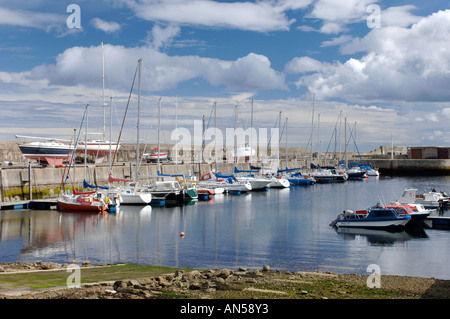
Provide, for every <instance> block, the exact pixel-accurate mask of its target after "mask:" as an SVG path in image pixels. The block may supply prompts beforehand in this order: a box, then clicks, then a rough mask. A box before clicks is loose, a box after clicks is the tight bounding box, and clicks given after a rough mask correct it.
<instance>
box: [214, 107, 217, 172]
mask: <svg viewBox="0 0 450 319" xmlns="http://www.w3.org/2000/svg"><path fill="white" fill-rule="evenodd" d="M214 166H215V172H217V104H216V101H214Z"/></svg>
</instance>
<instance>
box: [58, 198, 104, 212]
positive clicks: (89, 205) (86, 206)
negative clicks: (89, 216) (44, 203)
mask: <svg viewBox="0 0 450 319" xmlns="http://www.w3.org/2000/svg"><path fill="white" fill-rule="evenodd" d="M56 203H57V205H58V210H60V211H72V212H73V211H75V212H88V213H89V212H90V213H92V212H97V213H98V212H101V211H106V210H107V209H108V207H107V206H106V205H104V204H103V203H101V202H98V203H97V202H94V203H93V202H91V201H86V202H74V201H72V200H67V199H58V200H57V201H56Z"/></svg>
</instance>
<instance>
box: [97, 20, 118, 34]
mask: <svg viewBox="0 0 450 319" xmlns="http://www.w3.org/2000/svg"><path fill="white" fill-rule="evenodd" d="M91 23H92V25H93V26H94V27H95V28H97V29H99V30H102V31H104V32H106V33H112V32H116V31H119V30H120V24H118V23H117V22H114V21H112V22H108V21H104V20H102V19H100V18H94V19H92V20H91Z"/></svg>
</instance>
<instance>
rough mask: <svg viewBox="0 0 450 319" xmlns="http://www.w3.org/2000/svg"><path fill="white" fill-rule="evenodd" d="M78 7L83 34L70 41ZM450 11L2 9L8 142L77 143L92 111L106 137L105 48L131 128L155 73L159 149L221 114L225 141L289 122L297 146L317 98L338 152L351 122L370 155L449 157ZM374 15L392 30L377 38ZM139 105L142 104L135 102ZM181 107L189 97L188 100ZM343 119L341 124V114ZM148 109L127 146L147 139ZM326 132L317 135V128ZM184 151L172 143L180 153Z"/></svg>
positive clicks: (2, 102) (0, 60)
mask: <svg viewBox="0 0 450 319" xmlns="http://www.w3.org/2000/svg"><path fill="white" fill-rule="evenodd" d="M70 4H76V5H78V6H79V8H80V18H81V20H80V22H81V23H80V24H81V28H69V26H68V24H67V21H66V20H67V18H68V17H69V16H70V15H71V14H72V12H67V7H68V6H69V5H70ZM449 4H450V2H449V1H435V0H433V1H392V0H390V1H382V0H378V1H377V0H259V1H212V0H139V1H137V0H104V1H85V0H80V1H73V0H70V1H48V0H34V1H25V0H17V1H4V0H0V26H1V28H0V39H1V46H0V107H1V108H2V110H3V116H2V120H1V121H2V125H1V128H0V138H1V139H2V140H14V139H15V138H14V134H19V135H33V136H51V137H62V138H67V137H70V136H71V135H72V134H73V129H74V128H78V127H79V125H80V121H81V117H82V114H83V111H84V105H85V104H90V105H92V107H91V108H90V116H89V119H90V120H89V123H90V124H89V125H90V127H96V126H98V127H100V126H101V125H100V124H99V123H100V122H102V119H101V115H100V114H101V107H100V106H101V86H102V85H101V83H102V82H101V74H102V70H101V46H100V44H101V42H103V43H104V57H105V86H106V92H105V95H106V99H107V100H108V101H109V97H110V96H114V103H113V106H114V108H113V113H114V116H113V117H114V124H113V125H114V127H115V130H114V132H115V133H114V134H115V135H116V136H117V134H118V132H117V127H118V126H120V123H121V121H122V116H123V113H124V110H125V106H126V103H127V98H128V94H129V91H130V88H131V83H132V79H133V75H134V72H135V69H136V66H137V60H138V59H139V58H142V59H143V70H142V74H143V76H142V102H143V103H142V105H143V106H142V111H141V114H142V121H141V126H142V127H143V130H144V133H143V134H141V137H142V136H143V137H142V138H143V139H144V141H146V142H155V135H156V133H155V128H156V118H155V114H156V112H157V103H158V99H159V98H160V97H162V107H163V118H162V126H163V136H164V141H165V142H171V141H170V134H171V131H172V130H173V129H174V127H175V124H174V120H175V108H177V114H178V115H177V117H178V122H177V126H178V127H183V126H184V127H186V128H188V129H191V128H192V125H193V121H194V120H201V117H202V115H205V116H209V114H210V112H211V107H212V104H213V102H214V101H216V102H217V105H218V117H219V120H218V123H219V125H218V126H219V127H221V128H223V129H224V128H225V127H227V126H229V125H230V122H231V120H232V118H233V116H234V115H233V114H234V113H233V112H234V105H235V104H236V103H237V104H238V105H239V117H240V119H241V120H240V124H241V125H243V126H249V119H250V105H251V100H254V106H255V108H254V118H255V122H254V126H255V127H266V128H271V127H273V125H274V123H275V120H276V118H277V116H278V113H279V112H280V111H282V118H283V121H284V120H285V118H288V119H289V132H290V134H289V141H290V144H291V145H292V146H306V144H307V142H308V138H309V136H310V134H311V130H310V129H311V124H310V123H311V111H312V97H313V95H315V114H316V116H317V114H320V115H321V116H320V133H319V132H315V133H314V136H315V138H316V137H317V140H316V141H315V143H318V140H319V138H320V139H321V143H322V145H327V144H328V143H329V140H330V138H331V136H332V133H333V130H334V127H335V126H336V121H337V119H338V116H339V114H343V116H345V117H347V120H348V121H349V123H352V124H354V123H355V122H356V123H357V142H358V146H359V148H360V149H361V150H362V151H369V150H372V149H375V148H377V147H378V146H380V145H389V144H390V142H391V136H392V137H393V139H394V143H395V144H397V145H449V144H450V137H449V136H450V135H449V129H448V124H447V123H448V121H449V119H450V102H449V101H450V54H449V53H450V52H449V51H450V41H449V40H450V36H449V34H450V10H447V8H449ZM369 8H375V9H376V8H379V9H380V11H379V12H380V14H379V15H376V17H379V20H370V21H375V22H376V21H379V22H380V24H379V25H377V26H376V27H369V24H368V19H371V17H374V16H373V15H372V16H371V14H372V13H373V12H375V13H376V11H371V10H368V9H369ZM134 92H137V91H136V90H135V91H134ZM177 96H178V97H177ZM341 112H342V113H341ZM135 114H136V95H135V94H134V95H133V99H132V103H131V109H130V113H129V115H128V117H127V121H126V129H125V131H124V141H132V140H133V138H134V136H135ZM316 124H319V123H316ZM172 142H173V141H172Z"/></svg>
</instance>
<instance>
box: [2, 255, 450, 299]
mask: <svg viewBox="0 0 450 319" xmlns="http://www.w3.org/2000/svg"><path fill="white" fill-rule="evenodd" d="M90 266H92V265H91V264H90V262H88V261H85V262H83V263H82V265H81V267H90ZM1 267H2V268H1V269H2V270H3V271H4V272H17V271H23V270H45V269H47V270H46V271H51V269H53V270H56V269H58V268H59V269H64V267H67V264H65V265H60V264H57V263H43V262H36V263H30V264H26V263H25V264H21V263H12V264H1ZM103 267H105V268H104V270H105V271H107V268H108V267H107V266H100V267H98V268H100V269H102V268H103ZM139 275H140V276H134V277H133V278H131V279H126V280H124V279H123V280H112V281H103V282H97V283H90V284H83V285H81V287H79V288H67V287H53V288H48V289H34V290H33V291H31V290H29V289H28V290H27V289H23V288H18V289H16V291H15V292H14V291H9V292H8V293H4V292H2V291H0V299H173V298H177V299H179V298H181V299H185V298H195V299H267V298H268V299H304V298H307V299H330V298H334V299H344V298H345V299H359V298H388V299H391V298H401V299H404V298H413V299H417V298H434V299H436V298H438V299H449V298H450V281H448V280H438V279H434V278H417V277H404V276H389V275H383V276H382V279H381V288H379V289H368V288H367V279H368V276H365V275H355V274H347V275H338V274H334V273H331V272H320V271H315V272H307V271H298V272H292V273H291V272H289V271H286V270H283V271H281V270H272V269H271V268H270V267H269V266H264V267H263V268H262V269H257V268H255V269H253V270H250V269H247V268H245V267H239V268H238V269H237V270H230V269H213V270H211V269H208V270H192V271H185V270H176V271H174V272H173V273H169V274H163V275H161V274H160V275H150V276H146V274H145V272H144V273H140V274H139ZM0 280H1V276H0Z"/></svg>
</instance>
